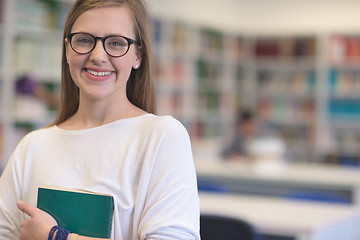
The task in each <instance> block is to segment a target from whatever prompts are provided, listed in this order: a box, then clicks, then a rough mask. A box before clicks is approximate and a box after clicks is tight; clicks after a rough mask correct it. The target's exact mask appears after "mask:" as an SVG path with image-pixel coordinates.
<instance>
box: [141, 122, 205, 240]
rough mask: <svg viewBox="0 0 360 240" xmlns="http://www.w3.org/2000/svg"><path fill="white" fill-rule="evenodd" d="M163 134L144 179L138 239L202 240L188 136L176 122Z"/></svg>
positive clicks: (164, 127)
mask: <svg viewBox="0 0 360 240" xmlns="http://www.w3.org/2000/svg"><path fill="white" fill-rule="evenodd" d="M162 132H164V133H165V134H164V137H162V138H158V140H157V143H154V144H156V145H157V146H158V147H157V148H154V149H156V152H153V153H151V152H149V153H150V154H152V155H153V157H154V159H155V161H154V162H153V166H146V167H147V168H150V169H152V171H151V172H150V173H149V175H148V176H149V179H144V180H148V181H149V182H148V183H147V192H146V198H145V199H146V200H145V203H144V208H143V209H142V214H141V216H142V217H141V222H140V224H139V229H138V230H139V231H140V233H138V234H139V238H140V239H147V240H152V239H157V240H159V239H164V240H165V239H167V240H169V239H194V240H195V239H199V214H200V213H199V212H200V211H199V200H198V193H197V183H196V173H195V167H194V163H193V156H192V151H191V144H190V140H189V136H188V134H187V132H186V130H185V128H184V127H183V126H182V125H181V124H180V123H179V122H176V121H173V122H172V123H171V124H169V125H164V126H163V129H162ZM147 162H150V161H146V162H145V163H147ZM145 175H146V174H145ZM140 187H141V186H140ZM145 234H146V235H145Z"/></svg>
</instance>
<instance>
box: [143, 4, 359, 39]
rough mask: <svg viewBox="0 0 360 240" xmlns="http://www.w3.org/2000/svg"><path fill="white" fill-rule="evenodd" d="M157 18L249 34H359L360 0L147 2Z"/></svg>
mask: <svg viewBox="0 0 360 240" xmlns="http://www.w3.org/2000/svg"><path fill="white" fill-rule="evenodd" d="M147 2H148V4H149V7H150V10H151V12H152V14H153V15H154V16H158V17H164V18H170V19H175V20H180V21H184V22H189V23H192V24H194V23H195V24H198V25H206V26H212V27H216V28H222V29H224V30H225V31H232V32H234V31H235V32H241V33H249V34H252V33H254V34H269V33H276V34H281V33H285V34H289V33H299V32H303V33H321V32H334V31H335V32H339V31H340V32H348V31H351V32H354V31H358V32H359V33H360V13H359V9H360V0H302V1H297V0H221V1H212V0H147Z"/></svg>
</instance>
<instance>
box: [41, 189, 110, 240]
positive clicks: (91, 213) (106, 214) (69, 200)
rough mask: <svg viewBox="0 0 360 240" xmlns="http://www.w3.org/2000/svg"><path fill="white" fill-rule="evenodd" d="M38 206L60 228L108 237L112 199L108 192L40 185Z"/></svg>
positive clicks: (84, 234)
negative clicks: (100, 192) (101, 192)
mask: <svg viewBox="0 0 360 240" xmlns="http://www.w3.org/2000/svg"><path fill="white" fill-rule="evenodd" d="M37 207H38V208H40V209H41V210H43V211H45V212H47V213H49V214H50V215H51V216H52V217H53V218H54V219H55V220H56V221H57V223H58V225H59V226H60V227H62V228H65V229H67V230H69V231H71V232H73V233H77V234H80V235H83V236H87V237H97V238H110V232H111V224H112V215H113V211H114V200H113V197H112V196H111V195H106V194H98V193H93V192H86V191H79V190H73V189H65V188H59V187H53V186H41V187H39V189H38V200H37Z"/></svg>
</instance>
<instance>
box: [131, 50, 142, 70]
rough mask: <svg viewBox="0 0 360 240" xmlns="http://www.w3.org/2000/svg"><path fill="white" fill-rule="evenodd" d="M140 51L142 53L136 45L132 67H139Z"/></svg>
mask: <svg viewBox="0 0 360 240" xmlns="http://www.w3.org/2000/svg"><path fill="white" fill-rule="evenodd" d="M142 53H143V51H142V49H141V47H138V48H137V50H136V54H135V58H134V63H133V68H134V69H138V68H139V67H140V65H141V61H142Z"/></svg>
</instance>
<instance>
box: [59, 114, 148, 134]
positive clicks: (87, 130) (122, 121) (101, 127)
mask: <svg viewBox="0 0 360 240" xmlns="http://www.w3.org/2000/svg"><path fill="white" fill-rule="evenodd" d="M150 116H154V114H151V113H145V114H143V115H139V116H135V117H129V118H123V119H118V120H115V121H112V122H109V123H105V124H103V125H100V126H96V127H91V128H85V129H63V128H60V127H59V126H58V125H54V126H53V128H54V129H55V130H56V131H59V132H64V133H81V132H83V133H85V132H92V131H96V130H99V129H103V128H107V127H111V126H113V125H118V124H119V123H126V122H133V121H140V120H142V119H144V118H147V117H150Z"/></svg>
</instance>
